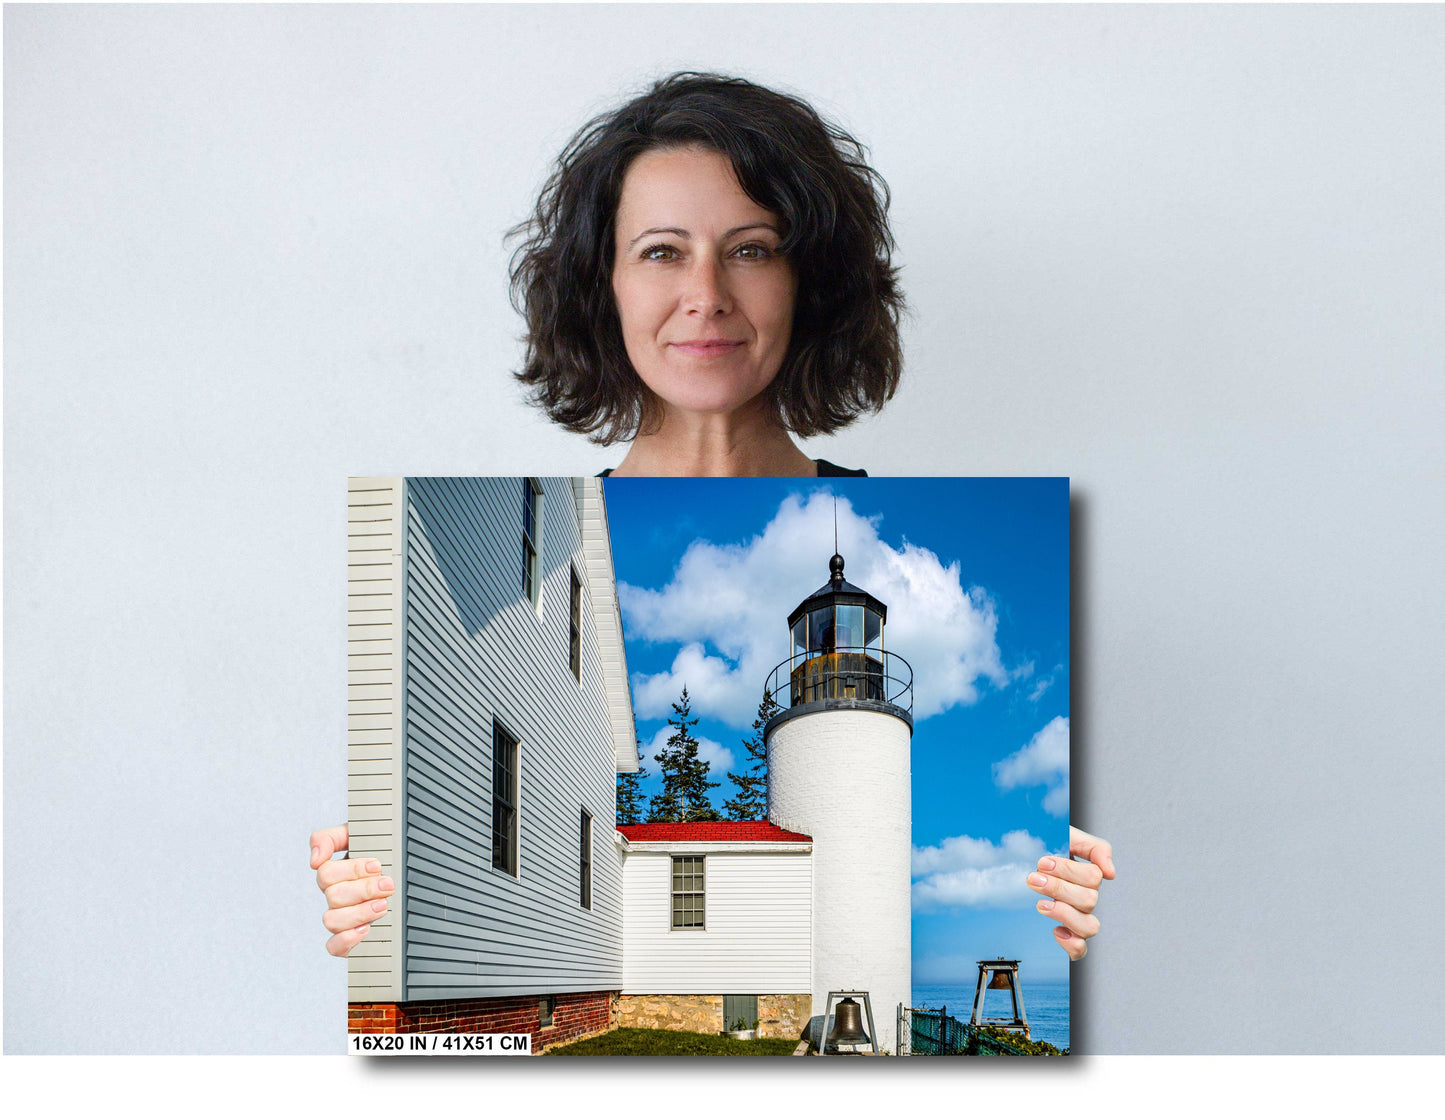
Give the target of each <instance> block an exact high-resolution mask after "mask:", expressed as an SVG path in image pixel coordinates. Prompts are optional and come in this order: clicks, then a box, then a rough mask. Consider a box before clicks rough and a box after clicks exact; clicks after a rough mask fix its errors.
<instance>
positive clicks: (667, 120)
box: [509, 72, 903, 444]
mask: <svg viewBox="0 0 1445 1120" xmlns="http://www.w3.org/2000/svg"><path fill="white" fill-rule="evenodd" d="M689 145H699V146H702V147H705V148H710V149H712V150H714V151H717V152H720V153H721V154H722V155H725V156H726V157H727V158H728V159H729V160H730V161H731V162H732V166H733V169H734V171H735V172H736V174H737V177H738V182H739V183H740V184H741V186H742V188H743V190H744V191H746V192H747V194H748V196H749V197H750V198H752V199H753V201H754V202H756V203H758V205H760V206H762V207H764V208H765V209H768V210H771V211H773V212H774V213H776V214H778V215H780V216H781V217H782V219H783V229H782V231H781V233H782V235H783V236H782V242H781V245H780V247H779V248H780V251H781V252H782V253H783V254H784V255H785V256H786V257H787V259H788V260H789V261H790V262H791V264H792V266H793V269H794V272H795V274H796V275H797V279H798V294H797V301H796V304H795V306H794V311H793V329H792V338H791V341H790V343H789V346H788V353H787V355H786V357H785V358H784V359H783V365H782V368H781V369H780V370H779V371H778V375H777V377H776V378H774V380H773V382H772V384H771V385H770V386H769V387H768V396H769V400H770V401H771V403H772V405H773V407H774V408H775V409H776V413H777V416H778V419H779V421H780V422H781V423H782V425H783V426H784V427H785V428H786V429H788V430H790V431H793V432H796V433H797V434H798V435H800V436H813V435H826V434H827V433H829V432H833V431H836V430H837V429H839V428H841V427H843V426H844V425H846V424H849V423H851V422H852V421H853V420H854V419H856V418H857V417H858V416H859V414H861V413H862V412H864V411H876V410H878V409H879V408H881V407H882V406H883V404H884V403H885V402H886V401H887V400H888V399H889V398H890V397H892V396H893V393H894V390H895V389H896V388H897V386H898V377H899V374H900V372H901V369H902V365H903V356H902V350H901V347H900V345H899V341H898V320H899V316H900V314H901V313H902V311H903V296H902V293H901V292H900V291H899V289H898V285H897V279H896V277H897V269H895V268H894V267H893V265H892V264H891V262H890V259H889V258H890V254H891V253H892V251H893V248H894V244H893V234H892V232H891V231H890V230H889V228H888V201H889V196H888V185H887V184H886V183H885V182H884V181H883V178H882V176H880V175H879V174H878V173H877V172H876V171H874V170H873V168H871V167H869V166H868V163H867V161H866V158H865V156H866V152H865V150H864V148H863V146H862V145H861V144H860V143H858V141H857V140H855V139H853V137H851V136H849V135H848V133H846V132H844V131H843V130H842V129H840V128H838V127H837V126H835V125H832V124H829V123H828V122H827V121H825V120H823V119H822V118H821V117H820V116H818V114H817V113H816V112H815V111H814V110H813V108H812V107H811V106H810V105H808V104H807V103H806V102H803V101H801V100H799V99H798V98H796V97H790V96H788V95H786V94H782V93H777V92H775V91H773V90H770V89H766V88H764V87H763V86H759V85H755V84H754V83H752V82H749V81H745V80H743V79H741V78H729V77H724V76H722V75H718V74H702V73H694V72H683V73H678V74H673V75H671V76H670V77H667V78H664V79H662V80H661V81H659V82H657V83H656V84H655V85H654V86H653V87H652V88H651V89H650V90H648V92H647V93H645V94H643V95H642V96H641V97H638V98H636V99H634V100H632V101H629V102H628V103H627V104H626V105H623V106H622V107H621V108H620V109H617V110H615V111H613V112H610V113H605V114H603V115H602V116H600V117H597V118H595V119H594V120H592V121H590V122H589V123H588V124H586V125H584V126H583V128H582V129H581V130H580V131H579V132H578V133H577V134H576V136H574V137H573V138H572V140H571V142H570V143H569V144H568V145H567V147H566V149H565V150H564V151H563V152H562V154H561V156H560V157H558V160H557V167H556V170H555V171H554V172H553V173H552V176H551V177H550V178H549V179H548V180H547V183H546V185H545V186H544V187H543V189H542V193H541V196H540V197H539V198H538V200H537V208H536V210H535V211H534V213H533V215H532V217H531V218H530V219H529V220H528V221H526V222H524V223H522V224H521V225H519V226H518V227H516V228H515V229H514V230H512V231H511V233H510V234H509V237H523V238H525V240H524V241H523V242H522V244H521V245H520V246H518V248H517V250H516V252H515V253H514V254H513V255H512V261H511V269H510V275H511V294H512V304H513V306H514V307H516V309H517V311H518V312H520V313H521V314H522V315H523V316H524V317H525V318H526V320H527V352H526V361H525V364H524V365H523V367H522V369H521V371H520V372H518V373H517V374H516V376H517V379H518V380H520V381H521V382H523V383H524V384H526V385H528V386H530V387H531V399H532V401H533V402H534V403H536V404H538V405H540V406H541V407H542V408H544V409H545V410H546V412H547V415H548V416H549V417H551V419H553V420H554V421H556V422H557V423H558V424H561V425H562V426H563V427H565V428H568V429H570V430H571V431H574V432H583V433H586V434H588V435H590V436H591V438H592V440H593V441H594V442H595V443H602V444H610V443H616V442H618V441H620V440H629V439H631V438H633V437H634V436H635V435H637V434H638V432H639V431H641V430H644V429H652V428H653V427H655V425H656V423H657V421H658V420H660V418H661V417H660V414H659V413H658V411H657V408H656V403H657V402H656V400H655V398H654V397H653V395H652V393H651V392H650V391H649V390H648V388H647V386H646V385H644V384H643V382H642V379H641V378H639V377H638V376H637V373H636V371H635V370H633V368H632V363H631V362H630V361H629V360H628V358H627V351H626V348H625V347H624V346H623V341H622V327H621V322H620V320H619V318H618V313H617V307H616V303H615V301H614V299H613V294H612V266H613V257H614V251H615V250H614V245H613V237H614V229H613V221H614V218H615V216H616V213H617V205H618V201H619V199H620V197H621V194H622V181H623V178H624V176H625V175H626V173H627V169H628V167H629V166H630V165H631V163H632V161H633V160H634V159H636V158H637V157H638V156H639V155H641V154H642V153H643V152H647V151H652V150H655V149H660V148H677V147H686V146H689Z"/></svg>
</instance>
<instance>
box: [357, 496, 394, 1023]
mask: <svg viewBox="0 0 1445 1120" xmlns="http://www.w3.org/2000/svg"><path fill="white" fill-rule="evenodd" d="M402 489H403V484H402V480H401V479H399V478H353V479H349V480H348V482H347V490H346V496H347V507H346V512H347V518H346V623H347V626H346V634H347V643H346V684H347V700H346V728H347V730H346V742H347V767H346V771H347V773H346V803H347V827H348V832H349V834H350V842H351V849H350V852H349V853H348V854H349V855H350V856H352V857H353V858H359V857H371V858H375V859H378V860H380V861H381V865H382V870H383V871H385V872H386V873H387V874H389V875H391V876H392V877H393V878H394V879H396V881H397V886H398V892H397V894H396V895H395V896H393V897H394V898H400V897H401V893H402V891H403V890H404V888H405V882H404V875H403V874H402V868H401V865H400V857H401V850H402V809H401V795H402V794H401V791H402V780H401V773H402V746H401V708H400V703H401V695H402V672H403V665H402V656H401V629H400V627H399V625H398V614H399V611H400V607H401V600H400V595H399V591H400V585H401V581H402V573H403V559H402ZM401 965H402V947H401V917H400V910H399V907H398V906H396V905H395V904H393V906H392V909H391V910H389V911H387V913H386V915H385V916H384V917H382V918H381V919H380V920H378V921H376V922H373V923H372V925H371V931H370V932H369V933H368V934H367V936H366V940H364V941H363V942H361V944H359V945H357V946H356V947H355V948H354V949H352V951H351V955H350V956H349V957H348V958H347V967H346V972H347V991H348V998H349V999H350V1000H351V1001H352V1002H354V1003H372V1002H382V1001H388V1000H397V999H401V998H402V987H401Z"/></svg>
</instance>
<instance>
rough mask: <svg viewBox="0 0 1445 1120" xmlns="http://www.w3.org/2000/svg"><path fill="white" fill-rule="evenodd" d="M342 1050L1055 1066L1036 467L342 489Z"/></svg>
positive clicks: (1059, 721)
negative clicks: (345, 762) (348, 866)
mask: <svg viewBox="0 0 1445 1120" xmlns="http://www.w3.org/2000/svg"><path fill="white" fill-rule="evenodd" d="M347 556H348V579H347V590H348V630H347V651H348V677H349V681H348V684H349V695H348V700H347V714H348V728H349V731H348V736H349V775H348V791H349V793H348V800H349V821H348V831H349V834H350V857H351V858H352V859H354V860H355V859H360V860H369V861H374V862H373V863H372V864H371V866H372V867H374V868H375V869H376V872H377V874H379V875H380V876H382V879H381V880H380V881H381V882H383V883H384V884H385V889H386V891H387V897H386V900H385V901H386V906H385V907H384V912H383V913H381V914H380V915H379V916H377V917H376V918H375V919H374V920H371V921H369V922H368V923H367V924H366V926H365V935H364V936H363V937H362V938H361V940H360V941H359V942H358V943H357V944H356V945H355V947H354V948H353V949H352V950H351V952H350V954H349V957H348V971H349V995H348V999H349V1008H348V1031H349V1033H350V1034H351V1035H353V1036H354V1035H385V1034H398V1035H402V1034H405V1035H412V1034H426V1033H445V1032H451V1033H456V1034H473V1033H489V1032H511V1033H515V1034H522V1035H526V1036H529V1037H530V1050H531V1052H532V1053H534V1054H539V1053H541V1054H548V1055H559V1056H560V1055H565V1054H616V1055H633V1054H658V1055H665V1054H719V1055H746V1054H755V1055H769V1054H770V1055H779V1056H787V1055H791V1056H830V1057H831V1056H849V1055H866V1056H880V1057H903V1056H907V1057H920V1058H921V1057H948V1056H964V1055H1003V1054H1028V1055H1054V1054H1061V1053H1067V1052H1068V1050H1069V984H1068V957H1067V955H1066V953H1065V952H1064V951H1063V949H1062V948H1061V946H1060V943H1059V941H1058V940H1056V938H1055V936H1054V933H1053V929H1054V919H1052V918H1051V917H1050V916H1049V915H1048V914H1046V913H1041V912H1040V909H1039V907H1038V906H1037V905H1036V904H1038V903H1039V901H1040V898H1041V896H1043V895H1045V891H1044V890H1042V889H1040V888H1038V887H1036V886H1035V885H1034V883H1033V882H1032V881H1031V876H1033V877H1038V876H1039V873H1040V872H1041V871H1045V870H1047V871H1050V872H1054V873H1060V872H1061V873H1062V874H1063V875H1064V876H1065V877H1067V870H1064V869H1062V865H1063V864H1066V863H1067V862H1068V858H1069V857H1068V851H1069V561H1068V557H1069V484H1068V480H1067V479H1062V478H1016V479H1008V478H975V479H969V478H894V479H868V478H830V479H802V478H793V479H742V478H732V479H686V478H684V479H677V478H672V479H664V478H606V479H602V478H499V477H485V478H479V477H467V478H353V479H351V480H350V482H349V485H348V553H347Z"/></svg>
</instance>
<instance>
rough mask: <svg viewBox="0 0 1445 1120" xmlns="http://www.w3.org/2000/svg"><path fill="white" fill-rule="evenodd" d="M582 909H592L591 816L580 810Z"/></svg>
mask: <svg viewBox="0 0 1445 1120" xmlns="http://www.w3.org/2000/svg"><path fill="white" fill-rule="evenodd" d="M581 839H582V845H581V852H580V861H581V868H582V909H584V910H591V909H592V814H591V813H589V812H588V811H587V810H586V809H583V810H582V838H581Z"/></svg>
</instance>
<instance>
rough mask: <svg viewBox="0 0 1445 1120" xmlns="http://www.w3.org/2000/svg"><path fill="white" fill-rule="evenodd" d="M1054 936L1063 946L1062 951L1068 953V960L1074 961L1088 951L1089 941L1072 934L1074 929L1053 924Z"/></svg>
mask: <svg viewBox="0 0 1445 1120" xmlns="http://www.w3.org/2000/svg"><path fill="white" fill-rule="evenodd" d="M1054 937H1055V938H1056V939H1057V940H1058V942H1059V944H1060V945H1061V946H1062V947H1063V950H1064V952H1066V953H1068V954H1069V960H1071V961H1076V960H1078V959H1079V958H1080V957H1082V956H1083V955H1084V954H1085V953H1087V952H1088V951H1089V943H1088V942H1087V941H1085V940H1084V939H1083V938H1082V937H1076V936H1074V931H1073V930H1071V929H1070V928H1069V927H1068V926H1055V927H1054Z"/></svg>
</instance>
